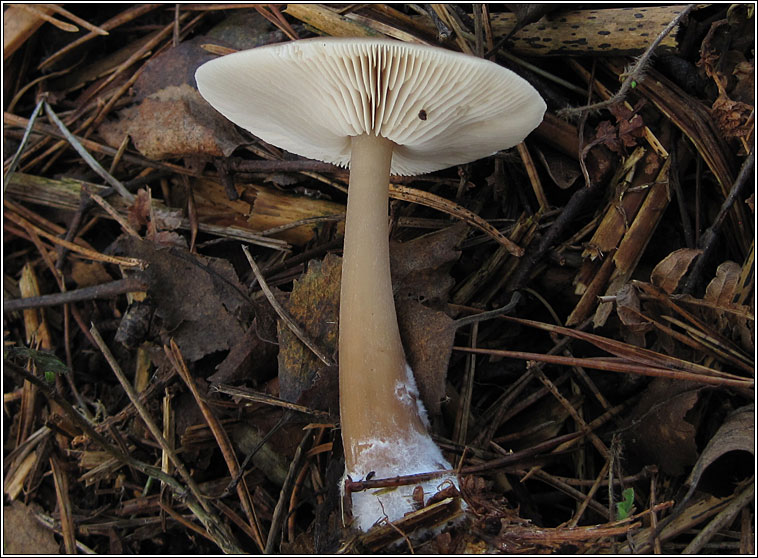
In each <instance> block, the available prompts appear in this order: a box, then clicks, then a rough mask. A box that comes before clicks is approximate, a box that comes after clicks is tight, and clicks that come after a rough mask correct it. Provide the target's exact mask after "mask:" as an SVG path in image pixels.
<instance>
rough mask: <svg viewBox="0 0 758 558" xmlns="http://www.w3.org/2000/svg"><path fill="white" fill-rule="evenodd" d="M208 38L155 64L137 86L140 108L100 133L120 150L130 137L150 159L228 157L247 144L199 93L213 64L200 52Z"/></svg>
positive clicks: (174, 50) (107, 124)
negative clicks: (198, 78) (199, 72)
mask: <svg viewBox="0 0 758 558" xmlns="http://www.w3.org/2000/svg"><path fill="white" fill-rule="evenodd" d="M203 42H208V40H207V38H204V37H197V38H195V39H192V40H191V41H185V42H182V43H180V44H179V45H178V46H176V47H175V48H172V49H170V50H168V51H166V52H165V53H164V54H161V55H159V56H157V57H155V58H154V59H153V60H151V61H150V62H149V63H148V64H147V66H146V68H145V70H144V71H143V73H142V75H140V77H139V79H138V80H137V82H136V83H135V85H134V90H135V92H136V94H135V101H137V104H136V105H134V106H131V107H128V108H126V109H123V110H121V111H120V112H119V115H118V116H119V119H118V120H114V121H109V122H105V123H103V124H102V125H101V126H100V128H99V129H98V131H99V132H100V134H101V135H102V136H103V138H104V139H105V141H106V142H107V143H108V144H109V145H111V146H113V147H118V146H119V145H120V144H121V141H122V140H123V138H124V136H125V135H128V136H130V137H131V139H132V142H133V143H134V146H135V147H136V148H137V150H138V151H139V152H140V153H141V154H142V155H144V156H145V157H147V158H148V159H153V160H160V159H166V158H172V157H184V156H205V157H225V156H229V155H231V153H232V152H233V151H234V150H235V149H236V148H237V147H238V146H240V145H242V144H243V143H245V140H244V139H243V138H242V136H241V135H240V134H239V133H238V132H237V129H236V128H235V127H234V125H233V124H231V122H229V121H228V120H227V119H225V118H224V117H222V116H221V115H220V114H219V113H218V112H216V111H215V110H214V109H213V108H212V107H211V106H210V105H209V104H208V103H207V102H206V101H205V99H203V98H202V96H201V95H200V93H198V91H197V89H196V88H195V81H194V79H195V78H194V74H195V70H196V69H197V67H198V66H200V64H202V63H204V62H206V61H208V60H211V59H212V58H213V56H211V55H209V54H208V53H207V52H206V51H204V50H203V49H202V48H201V46H200V45H201V44H202V43H203Z"/></svg>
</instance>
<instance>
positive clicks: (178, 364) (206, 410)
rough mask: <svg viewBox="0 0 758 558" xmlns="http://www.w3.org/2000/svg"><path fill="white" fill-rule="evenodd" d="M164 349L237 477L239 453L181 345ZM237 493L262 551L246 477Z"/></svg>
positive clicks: (261, 540)
mask: <svg viewBox="0 0 758 558" xmlns="http://www.w3.org/2000/svg"><path fill="white" fill-rule="evenodd" d="M163 350H164V352H165V353H166V356H167V357H168V360H169V362H171V365H172V366H173V367H174V369H175V370H176V372H177V374H178V375H179V377H180V378H181V379H182V381H183V382H184V384H185V385H186V386H187V387H188V388H189V390H190V392H191V393H192V396H193V397H194V398H195V402H196V403H197V406H198V407H199V408H200V412H201V413H202V414H203V418H204V419H205V422H206V423H207V424H208V427H209V428H210V429H211V432H212V433H213V437H214V438H215V439H216V443H217V444H218V447H219V448H220V449H221V454H222V455H223V456H224V461H226V466H227V468H228V469H229V473H230V474H231V476H232V478H237V476H239V474H240V466H239V462H238V461H237V455H236V454H235V453H234V449H233V448H232V444H231V441H230V440H229V436H228V435H227V433H226V430H224V427H223V426H222V425H221V422H220V421H219V420H218V417H216V415H215V414H214V412H213V410H212V409H211V407H210V406H209V405H208V404H207V403H206V402H205V400H204V399H203V398H202V397H201V396H200V392H199V391H198V389H197V385H196V384H195V382H194V380H193V379H192V375H191V374H190V372H189V370H188V369H187V365H186V363H185V362H184V358H183V357H182V353H181V351H180V350H179V346H178V345H177V344H176V341H174V339H171V340H170V345H168V346H165V345H164V347H163ZM237 495H238V496H239V499H240V503H241V505H242V509H243V510H245V514H246V515H247V519H248V522H249V523H250V527H251V528H252V530H253V533H254V534H255V538H254V541H255V543H256V544H257V545H258V548H259V549H260V550H261V551H262V550H263V549H264V546H265V545H264V543H263V537H262V536H261V531H260V525H259V523H258V517H257V514H256V513H255V507H254V506H253V501H252V499H251V498H250V491H249V489H248V487H247V482H246V480H245V478H244V477H242V478H241V479H240V482H238V483H237Z"/></svg>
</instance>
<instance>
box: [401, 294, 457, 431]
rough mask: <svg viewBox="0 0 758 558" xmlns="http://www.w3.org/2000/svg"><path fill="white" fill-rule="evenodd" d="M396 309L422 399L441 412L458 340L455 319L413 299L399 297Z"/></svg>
mask: <svg viewBox="0 0 758 558" xmlns="http://www.w3.org/2000/svg"><path fill="white" fill-rule="evenodd" d="M396 309H397V321H398V325H399V327H400V336H401V338H402V339H403V346H404V347H405V356H406V358H407V359H408V364H409V365H410V367H411V370H413V376H414V377H415V379H416V385H417V386H418V390H419V394H420V396H421V400H422V401H423V402H424V406H425V407H426V410H427V411H428V412H429V414H430V415H432V416H434V415H438V414H439V413H440V402H441V401H442V400H443V398H444V397H445V378H446V376H447V366H448V363H449V361H450V354H451V353H452V351H453V344H454V343H453V342H454V340H455V328H453V319H452V318H450V317H449V316H448V315H447V314H445V313H444V312H440V311H439V310H433V309H431V308H428V307H426V306H424V305H423V304H421V303H420V302H418V301H415V300H412V299H398V300H397V305H396Z"/></svg>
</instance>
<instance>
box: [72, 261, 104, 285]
mask: <svg viewBox="0 0 758 558" xmlns="http://www.w3.org/2000/svg"><path fill="white" fill-rule="evenodd" d="M71 279H73V280H74V283H76V286H77V287H80V288H81V287H91V286H93V285H99V284H101V283H107V282H109V281H113V277H111V276H110V274H109V273H108V272H107V271H106V269H105V266H104V265H103V264H102V263H100V262H83V261H81V260H73V263H72V264H71Z"/></svg>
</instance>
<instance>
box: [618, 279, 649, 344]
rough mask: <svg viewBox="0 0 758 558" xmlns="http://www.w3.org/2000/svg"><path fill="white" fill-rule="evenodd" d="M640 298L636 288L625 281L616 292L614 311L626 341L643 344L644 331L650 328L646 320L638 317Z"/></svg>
mask: <svg viewBox="0 0 758 558" xmlns="http://www.w3.org/2000/svg"><path fill="white" fill-rule="evenodd" d="M640 308H641V305H640V298H639V296H637V289H635V288H634V287H633V286H632V285H631V284H629V283H627V284H625V285H624V286H623V287H621V289H619V291H618V292H617V293H616V313H617V314H618V317H619V319H620V320H621V323H622V324H624V326H626V327H624V328H622V335H623V336H624V339H625V341H626V342H627V343H630V344H632V345H637V346H638V347H644V346H645V333H647V332H648V331H650V330H651V329H652V327H653V326H652V325H651V324H650V322H648V321H647V320H644V319H642V318H641V317H640Z"/></svg>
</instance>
